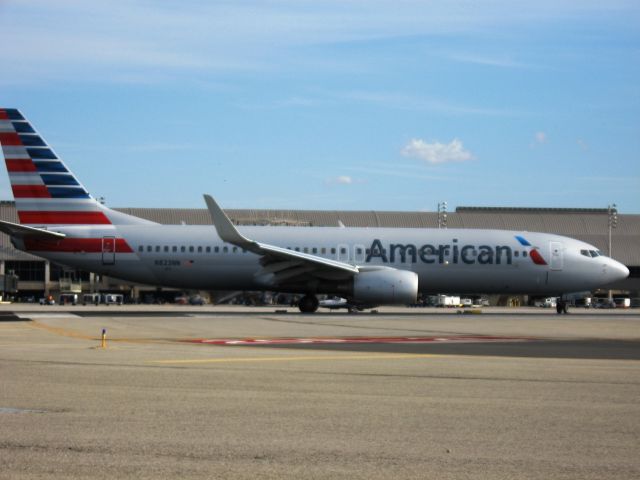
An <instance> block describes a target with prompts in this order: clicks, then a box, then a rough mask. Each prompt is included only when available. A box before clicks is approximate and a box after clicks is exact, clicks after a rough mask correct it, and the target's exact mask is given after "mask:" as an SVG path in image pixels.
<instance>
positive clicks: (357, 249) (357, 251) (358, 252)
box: [356, 248, 517, 255]
mask: <svg viewBox="0 0 640 480" xmlns="http://www.w3.org/2000/svg"><path fill="white" fill-rule="evenodd" d="M356 253H357V254H358V255H362V249H361V248H356ZM516 253H517V252H516Z"/></svg>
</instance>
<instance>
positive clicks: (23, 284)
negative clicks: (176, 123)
mask: <svg viewBox="0 0 640 480" xmlns="http://www.w3.org/2000/svg"><path fill="white" fill-rule="evenodd" d="M115 210H118V211H121V212H124V213H127V214H130V215H135V216H137V217H141V218H145V219H148V220H151V221H154V222H157V223H162V224H174V225H180V224H186V225H211V217H210V216H209V212H208V210H206V209H176V208H119V209H115ZM226 213H227V215H228V216H229V218H231V220H232V221H233V222H234V223H236V224H237V225H291V226H339V225H344V226H346V227H396V228H438V227H439V226H440V227H441V228H495V229H500V230H516V231H531V232H546V233H557V234H560V235H564V236H567V237H572V238H577V239H579V240H583V241H585V242H587V243H590V244H592V245H595V246H596V247H598V249H600V250H601V251H602V252H603V253H605V254H607V255H608V254H609V252H611V256H612V257H613V258H615V259H616V260H618V261H620V262H622V263H623V264H624V265H626V266H627V267H628V268H629V271H630V275H629V278H627V279H626V280H623V281H621V282H619V283H617V284H614V285H611V286H610V287H608V288H611V289H613V290H614V291H615V292H617V293H619V294H623V295H625V296H629V297H632V298H633V297H640V215H627V214H618V215H617V216H616V220H615V221H612V217H611V215H610V213H611V212H610V211H609V210H608V209H606V208H604V209H598V208H594V209H580V208H501V207H458V208H457V209H456V210H455V212H450V213H447V215H446V221H444V220H445V217H444V216H443V215H442V212H440V213H438V212H385V211H329V210H226ZM0 219H2V220H6V221H10V222H18V217H17V213H16V209H15V204H14V202H13V201H0ZM610 225H611V228H610ZM609 239H610V240H609ZM16 277H17V278H16ZM0 278H2V279H3V283H2V290H3V292H0V293H4V294H5V295H4V296H5V297H7V296H11V297H13V298H15V299H18V300H23V301H34V300H36V301H37V299H39V298H42V297H46V296H49V295H52V296H53V297H54V298H57V296H58V295H59V294H61V293H70V292H73V293H81V292H82V293H96V292H99V293H122V294H124V295H125V297H127V298H129V299H131V300H140V299H142V298H143V297H144V296H145V295H158V294H160V293H162V292H163V290H162V289H159V288H158V287H157V286H155V285H134V284H131V283H128V282H124V281H121V280H118V279H113V278H107V277H99V276H97V275H94V274H93V273H91V272H83V271H77V270H73V269H69V268H67V267H65V266H63V265H56V264H51V263H50V262H48V261H46V260H44V259H42V258H40V257H36V256H34V255H31V254H28V253H25V252H22V251H20V250H16V249H15V248H14V247H13V246H12V245H11V242H10V240H9V237H8V236H7V235H5V234H2V233H0ZM11 280H13V282H12V281H11ZM13 283H15V285H12V284H13ZM9 285H11V286H12V287H11V288H8V287H7V286H9ZM164 292H165V295H167V294H168V295H169V296H168V297H166V298H170V295H173V296H175V294H176V291H175V290H174V291H169V292H167V291H166V290H164ZM442 293H455V292H442ZM478 293H482V292H478ZM593 293H594V294H596V295H605V294H606V292H605V291H600V292H593Z"/></svg>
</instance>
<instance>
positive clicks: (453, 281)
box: [0, 108, 629, 313]
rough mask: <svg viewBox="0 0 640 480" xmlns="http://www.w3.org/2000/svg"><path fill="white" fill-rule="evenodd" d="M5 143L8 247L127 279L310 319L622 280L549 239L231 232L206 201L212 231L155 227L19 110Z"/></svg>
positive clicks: (0, 123)
mask: <svg viewBox="0 0 640 480" xmlns="http://www.w3.org/2000/svg"><path fill="white" fill-rule="evenodd" d="M0 144H1V146H2V153H3V156H4V158H5V163H6V167H7V171H8V174H9V180H10V184H11V189H12V191H13V196H14V199H15V205H16V210H17V213H18V218H19V223H13V222H9V221H4V220H3V221H0V231H2V232H4V233H6V234H8V235H10V237H11V241H12V243H13V245H14V246H15V247H16V248H18V249H20V250H23V251H26V252H29V253H31V254H34V255H37V256H39V257H43V258H46V259H48V260H50V261H52V262H55V263H59V264H63V265H67V266H70V267H74V268H78V269H81V270H85V271H90V272H94V273H98V274H101V275H107V276H110V277H114V278H119V279H123V280H128V281H132V282H138V283H143V284H148V285H154V286H161V287H177V288H181V289H193V290H212V291H213V290H262V291H275V292H289V293H296V294H302V297H301V299H300V301H299V304H298V308H299V309H300V311H301V312H303V313H311V312H315V311H316V310H317V309H318V306H319V301H318V295H324V294H326V295H332V296H338V297H343V298H345V299H347V300H348V302H349V304H350V305H353V306H359V305H360V306H363V307H365V306H366V307H371V306H378V305H406V304H412V303H415V301H416V297H417V295H418V293H423V294H429V293H442V292H451V293H452V292H455V293H458V294H465V293H476V294H477V293H484V294H488V293H507V294H530V295H541V296H552V295H553V296H557V297H562V295H563V294H567V293H570V292H576V291H584V290H593V289H595V288H597V287H601V286H602V285H605V284H608V283H611V282H615V281H618V280H622V279H624V278H626V277H627V276H628V275H629V270H628V269H627V267H625V266H624V265H622V264H621V263H619V262H617V261H616V260H614V259H612V258H608V257H607V256H605V255H603V254H602V252H600V251H599V250H598V249H597V248H596V247H594V246H593V245H589V244H588V243H585V242H582V241H580V240H576V239H573V238H568V237H565V236H560V235H555V234H549V233H535V232H524V231H508V230H491V229H453V228H451V229H435V228H351V227H349V228H347V227H344V225H342V226H340V227H307V226H305V227H292V226H253V227H236V226H235V225H234V224H233V223H232V222H231V220H230V219H229V217H228V216H227V215H226V214H225V212H224V211H223V210H222V209H221V208H220V206H219V205H218V203H217V202H216V201H215V200H214V199H213V198H212V197H211V196H210V195H204V200H205V203H206V205H207V208H208V210H209V213H210V215H211V219H212V222H213V225H212V226H202V225H197V226H196V225H162V224H158V223H155V222H151V221H149V220H145V219H142V218H138V217H135V216H132V215H127V214H124V213H121V212H117V211H115V210H112V209H110V208H108V207H106V206H105V205H103V204H101V203H100V202H98V201H97V200H96V199H95V198H94V197H92V196H91V195H90V194H89V192H88V190H87V189H86V188H85V187H84V186H83V185H82V184H81V183H80V181H79V180H78V178H77V177H76V176H75V175H74V174H73V173H72V172H71V170H70V169H69V168H68V167H67V166H66V164H65V163H63V161H62V160H61V159H60V158H59V157H58V155H57V154H56V153H55V152H54V151H53V149H51V147H50V146H49V144H48V143H47V142H45V140H44V139H43V137H42V136H41V135H40V134H38V133H37V132H36V130H35V129H34V128H33V126H32V125H31V123H30V122H29V121H28V120H27V119H26V118H25V117H24V116H23V115H22V113H21V112H20V111H19V110H17V109H13V108H0ZM562 303H563V302H560V304H561V307H560V308H558V313H560V312H561V311H564V312H566V305H564V308H562Z"/></svg>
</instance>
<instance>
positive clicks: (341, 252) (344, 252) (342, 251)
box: [340, 247, 347, 255]
mask: <svg viewBox="0 0 640 480" xmlns="http://www.w3.org/2000/svg"><path fill="white" fill-rule="evenodd" d="M346 253H347V249H346V248H344V247H342V248H341V249H340V254H341V255H346Z"/></svg>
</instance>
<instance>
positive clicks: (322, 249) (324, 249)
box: [320, 247, 327, 255]
mask: <svg viewBox="0 0 640 480" xmlns="http://www.w3.org/2000/svg"><path fill="white" fill-rule="evenodd" d="M320 253H321V254H322V255H324V254H326V253H327V249H326V248H324V247H322V248H321V249H320Z"/></svg>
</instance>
